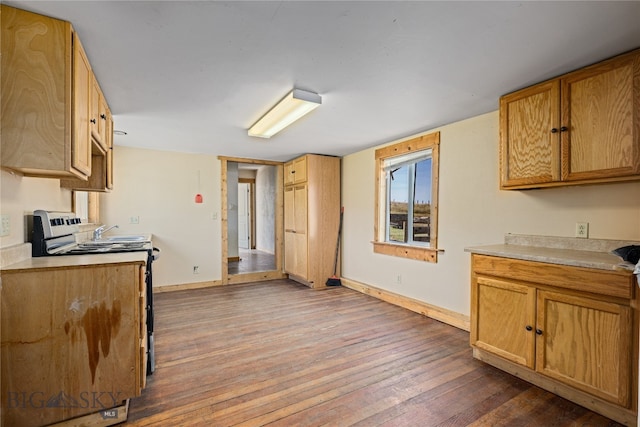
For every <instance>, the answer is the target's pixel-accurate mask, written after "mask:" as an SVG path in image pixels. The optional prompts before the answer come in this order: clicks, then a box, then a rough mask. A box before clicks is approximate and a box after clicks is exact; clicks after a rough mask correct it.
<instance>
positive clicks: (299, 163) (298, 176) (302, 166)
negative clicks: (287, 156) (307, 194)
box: [284, 156, 307, 185]
mask: <svg viewBox="0 0 640 427" xmlns="http://www.w3.org/2000/svg"><path fill="white" fill-rule="evenodd" d="M306 180H307V157H305V156H302V157H299V158H297V159H294V160H292V161H290V162H287V163H285V164H284V185H289V184H299V183H301V182H305V181H306Z"/></svg>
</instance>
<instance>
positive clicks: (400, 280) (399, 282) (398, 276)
mask: <svg viewBox="0 0 640 427" xmlns="http://www.w3.org/2000/svg"><path fill="white" fill-rule="evenodd" d="M396 283H397V284H398V285H400V284H401V283H402V274H398V275H397V276H396Z"/></svg>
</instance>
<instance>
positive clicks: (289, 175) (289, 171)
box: [284, 162, 295, 185]
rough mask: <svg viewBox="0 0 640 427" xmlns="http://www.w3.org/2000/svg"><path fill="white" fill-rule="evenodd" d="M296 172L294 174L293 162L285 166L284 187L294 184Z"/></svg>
mask: <svg viewBox="0 0 640 427" xmlns="http://www.w3.org/2000/svg"><path fill="white" fill-rule="evenodd" d="M294 175H295V174H294V172H293V162H288V163H285V164H284V185H291V184H293V178H294Z"/></svg>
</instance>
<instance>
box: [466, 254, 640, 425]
mask: <svg viewBox="0 0 640 427" xmlns="http://www.w3.org/2000/svg"><path fill="white" fill-rule="evenodd" d="M634 283H635V280H634V276H633V275H632V274H631V272H624V271H606V270H597V269H591V268H582V267H572V266H565V265H557V264H547V263H543V262H533V261H525V260H517V259H509V258H502V257H496V256H486V255H479V254H473V255H472V271H471V335H470V339H471V345H472V347H473V355H474V357H475V358H477V359H480V360H483V361H485V362H487V363H489V364H491V365H493V366H495V367H497V368H500V369H502V370H504V371H507V372H509V373H511V374H513V375H516V376H518V377H521V378H523V379H525V380H527V381H529V382H531V383H534V384H536V385H538V386H539V387H542V388H544V389H546V390H549V391H551V392H553V393H555V394H558V395H560V396H562V397H564V398H566V399H569V400H571V401H573V402H576V403H578V404H580V405H582V406H585V407H587V408H589V409H591V410H593V411H595V412H598V413H601V414H603V415H605V416H606V417H609V418H611V419H614V420H616V421H618V422H621V423H623V424H625V425H634V426H635V425H636V419H637V403H636V402H637V383H638V380H637V378H638V372H637V361H638V340H637V337H638V313H637V309H638V305H637V293H636V289H635V286H634Z"/></svg>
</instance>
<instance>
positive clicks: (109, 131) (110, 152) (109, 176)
mask: <svg viewBox="0 0 640 427" xmlns="http://www.w3.org/2000/svg"><path fill="white" fill-rule="evenodd" d="M105 137H106V139H107V177H106V184H107V185H106V187H107V190H113V118H112V116H111V112H109V110H107V129H106V135H105Z"/></svg>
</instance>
